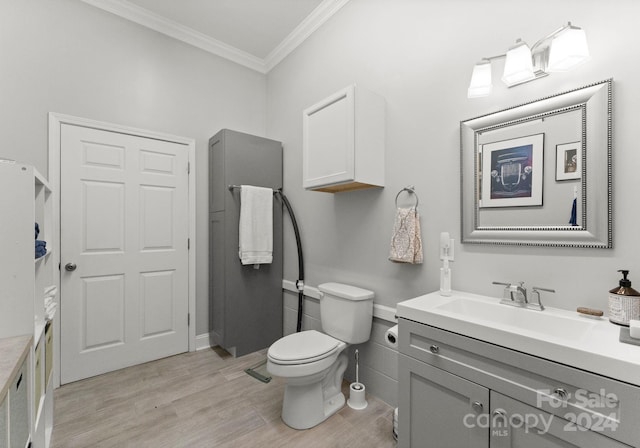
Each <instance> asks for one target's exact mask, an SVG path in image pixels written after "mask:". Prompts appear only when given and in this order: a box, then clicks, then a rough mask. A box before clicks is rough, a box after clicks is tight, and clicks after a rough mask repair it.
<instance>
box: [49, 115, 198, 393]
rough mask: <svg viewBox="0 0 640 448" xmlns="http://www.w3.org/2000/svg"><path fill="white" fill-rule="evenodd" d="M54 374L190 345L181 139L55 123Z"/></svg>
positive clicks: (116, 364)
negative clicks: (57, 289)
mask: <svg viewBox="0 0 640 448" xmlns="http://www.w3.org/2000/svg"><path fill="white" fill-rule="evenodd" d="M60 146H61V151H60V152H61V163H60V174H61V182H60V184H61V185H60V201H61V204H60V226H61V227H60V234H61V285H60V286H61V294H60V301H61V303H60V307H61V308H60V318H61V336H60V339H61V366H60V368H61V372H60V374H61V383H62V384H64V383H68V382H71V381H75V380H79V379H82V378H86V377H90V376H93V375H98V374H101V373H104V372H109V371H112V370H116V369H120V368H122V367H126V366H130V365H135V364H139V363H143V362H147V361H150V360H154V359H159V358H162V357H165V356H170V355H173V354H176V353H181V352H185V351H187V350H188V344H189V340H188V338H189V332H188V322H187V319H188V303H189V301H188V297H189V294H188V287H189V285H188V278H189V275H188V257H189V256H188V248H187V239H188V232H189V213H188V203H189V201H188V195H189V193H188V185H189V182H188V150H187V146H186V145H183V144H179V143H172V142H167V141H162V140H155V139H150V138H144V137H139V136H134V135H127V134H122V133H118V132H110V131H104V130H98V129H92V128H88V127H82V126H75V125H68V124H63V125H62V126H61V142H60Z"/></svg>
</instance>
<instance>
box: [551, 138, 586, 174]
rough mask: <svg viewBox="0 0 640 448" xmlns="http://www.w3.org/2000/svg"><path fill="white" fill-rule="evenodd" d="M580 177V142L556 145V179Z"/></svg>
mask: <svg viewBox="0 0 640 448" xmlns="http://www.w3.org/2000/svg"><path fill="white" fill-rule="evenodd" d="M581 177H582V149H581V147H580V142H572V143H563V144H561V145H556V180H576V179H580V178H581Z"/></svg>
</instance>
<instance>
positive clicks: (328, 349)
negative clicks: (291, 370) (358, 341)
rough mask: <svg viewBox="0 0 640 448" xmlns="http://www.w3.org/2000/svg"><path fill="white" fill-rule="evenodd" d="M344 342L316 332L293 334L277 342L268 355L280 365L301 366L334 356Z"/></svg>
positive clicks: (270, 348)
mask: <svg viewBox="0 0 640 448" xmlns="http://www.w3.org/2000/svg"><path fill="white" fill-rule="evenodd" d="M344 345H345V344H344V342H342V341H340V340H338V339H336V338H333V337H331V336H329V335H326V334H324V333H320V332H319V331H316V330H307V331H302V332H300V333H293V334H290V335H288V336H285V337H283V338H282V339H279V340H278V341H276V342H275V343H274V344H273V345H271V347H269V351H268V353H267V356H268V358H269V359H270V360H271V362H273V363H275V364H279V365H299V364H308V363H312V362H316V361H319V360H322V359H325V358H328V357H330V356H332V355H333V354H334V353H335V352H336V351H338V350H339V349H340V347H341V346H344Z"/></svg>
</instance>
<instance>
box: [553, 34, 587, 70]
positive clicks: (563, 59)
mask: <svg viewBox="0 0 640 448" xmlns="http://www.w3.org/2000/svg"><path fill="white" fill-rule="evenodd" d="M590 59H591V56H590V55H589V47H588V46H587V35H586V34H585V32H584V30H583V29H582V28H578V27H576V26H571V23H569V25H567V26H566V27H565V28H564V29H563V30H562V31H560V32H559V33H558V35H557V36H555V37H554V38H553V40H552V41H551V46H550V48H549V63H548V65H547V71H548V72H566V71H567V70H571V69H572V68H574V67H577V66H578V65H581V64H584V63H585V62H587V61H588V60H590Z"/></svg>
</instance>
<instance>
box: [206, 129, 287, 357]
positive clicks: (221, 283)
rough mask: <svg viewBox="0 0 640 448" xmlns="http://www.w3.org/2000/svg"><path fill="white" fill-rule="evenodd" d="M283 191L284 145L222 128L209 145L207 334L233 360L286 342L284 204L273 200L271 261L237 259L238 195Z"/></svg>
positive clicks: (278, 198) (279, 200)
mask: <svg viewBox="0 0 640 448" xmlns="http://www.w3.org/2000/svg"><path fill="white" fill-rule="evenodd" d="M229 185H254V186H257V187H267V188H273V189H274V190H275V189H278V188H281V187H282V143H280V142H277V141H275V140H269V139H266V138H262V137H256V136H254V135H249V134H243V133H241V132H236V131H231V130H228V129H223V130H221V131H220V132H218V133H217V134H216V135H214V136H213V137H211V139H210V140H209V329H210V342H211V345H212V346H213V345H219V346H221V347H222V348H224V349H225V350H227V351H228V352H230V353H231V354H232V355H234V356H242V355H245V354H247V353H251V352H254V351H256V350H260V349H263V348H266V347H268V346H270V345H271V344H272V343H273V342H275V341H276V340H278V339H279V338H281V337H282V199H281V198H280V195H278V194H276V195H274V198H273V207H274V210H273V262H272V263H271V264H261V265H259V268H258V269H255V268H254V266H243V265H242V263H241V262H240V258H239V256H238V224H239V219H240V190H239V189H235V190H231V191H230V190H229V188H228V187H229Z"/></svg>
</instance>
